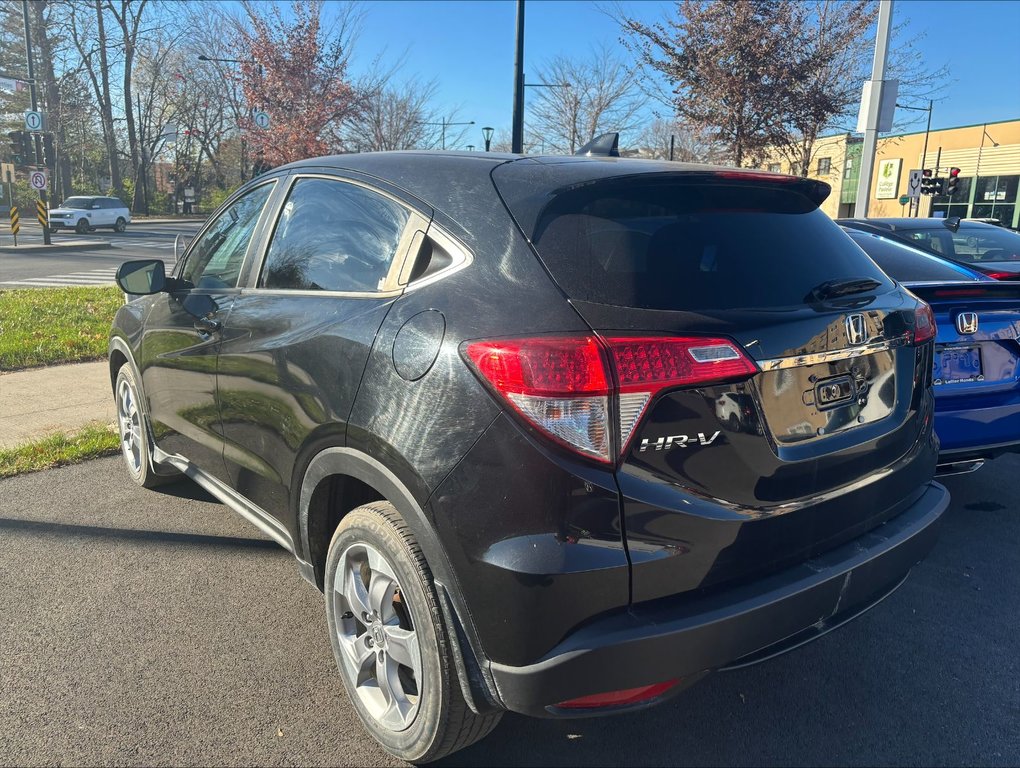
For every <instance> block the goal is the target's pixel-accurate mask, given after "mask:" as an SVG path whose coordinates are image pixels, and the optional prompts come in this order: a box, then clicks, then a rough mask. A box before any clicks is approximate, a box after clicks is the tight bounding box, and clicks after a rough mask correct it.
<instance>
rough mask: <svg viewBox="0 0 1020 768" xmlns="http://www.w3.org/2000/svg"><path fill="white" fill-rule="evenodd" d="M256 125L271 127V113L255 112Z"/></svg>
mask: <svg viewBox="0 0 1020 768" xmlns="http://www.w3.org/2000/svg"><path fill="white" fill-rule="evenodd" d="M255 127H256V128H261V129H262V130H265V129H266V128H268V127H269V114H268V113H267V112H256V113H255Z"/></svg>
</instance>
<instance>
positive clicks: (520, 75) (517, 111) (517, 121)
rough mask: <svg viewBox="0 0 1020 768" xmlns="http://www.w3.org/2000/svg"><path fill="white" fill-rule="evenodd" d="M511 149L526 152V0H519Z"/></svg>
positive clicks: (518, 152)
mask: <svg viewBox="0 0 1020 768" xmlns="http://www.w3.org/2000/svg"><path fill="white" fill-rule="evenodd" d="M510 151H511V152H515V153H517V154H521V153H522V152H524V0H517V51H516V53H515V54H514V112H513V127H512V130H511V136H510Z"/></svg>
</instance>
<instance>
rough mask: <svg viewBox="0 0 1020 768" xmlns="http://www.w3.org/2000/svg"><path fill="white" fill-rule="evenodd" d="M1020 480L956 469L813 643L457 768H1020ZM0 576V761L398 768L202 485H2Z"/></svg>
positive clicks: (507, 725) (72, 478) (476, 755)
mask: <svg viewBox="0 0 1020 768" xmlns="http://www.w3.org/2000/svg"><path fill="white" fill-rule="evenodd" d="M1018 471H1020V457H1013V456H1008V457H1003V458H1000V459H998V460H996V461H994V462H992V463H991V464H989V465H988V466H986V467H985V469H983V470H981V471H980V472H978V473H976V474H973V475H968V476H964V477H958V478H950V479H949V480H948V481H947V485H948V487H949V488H950V491H951V492H952V494H953V504H952V506H951V508H950V510H949V512H948V513H947V515H946V519H945V522H944V526H943V530H942V536H941V539H940V541H939V543H938V545H937V546H936V549H935V550H934V551H933V553H932V554H931V555H930V556H929V557H928V559H927V560H925V561H924V562H923V563H922V564H921V565H919V566H918V567H917V568H916V569H915V570H914V572H913V573H912V575H911V576H910V578H909V579H908V580H907V582H906V583H905V584H904V586H903V587H902V588H901V589H900V590H899V591H898V592H896V593H895V594H894V595H892V596H891V597H890V598H888V599H887V600H886V601H885V602H884V603H882V604H881V605H879V606H878V607H876V608H875V609H874V610H873V611H871V612H870V613H869V614H867V615H865V616H864V617H862V618H861V619H859V620H858V621H856V622H854V623H853V624H851V625H849V626H847V627H845V628H843V629H841V630H839V631H837V632H835V633H833V634H831V635H828V636H827V637H825V638H823V639H821V640H820V641H818V642H816V643H813V644H811V645H809V646H807V647H805V648H802V649H800V650H798V651H796V652H794V653H792V654H789V655H787V656H784V657H781V658H778V659H774V660H772V661H770V662H767V663H765V664H762V665H759V666H757V667H753V668H749V669H744V670H740V671H735V672H730V673H725V674H720V675H717V676H715V677H712V678H708V679H707V680H705V681H704V682H702V683H700V684H699V685H697V686H695V687H694V688H692V689H691V690H690V691H688V692H687V693H686V694H685V695H682V696H680V697H679V698H677V699H674V700H672V701H671V702H669V703H667V704H665V705H663V706H661V707H658V708H655V709H652V710H647V711H645V712H641V713H635V714H632V715H626V716H623V717H618V718H614V719H611V720H577V721H538V720H530V719H526V718H522V717H517V716H507V717H505V718H504V720H503V722H502V724H501V725H500V726H499V728H497V730H496V731H495V732H494V733H493V734H492V735H491V736H490V737H489V738H487V739H485V740H484V741H482V742H481V743H479V744H477V745H475V746H474V747H472V748H470V749H468V750H465V751H464V752H461V753H459V754H456V755H453V756H451V757H450V758H448V759H447V760H446V761H445V764H447V765H451V766H452V765H478V764H486V765H575V764H581V765H591V766H596V765H687V764H694V765H703V764H715V765H731V764H732V765H743V764H749V763H750V764H767V765H774V764H792V765H878V764H883V765H886V764H895V765H917V764H939V765H1016V764H1017V763H1020V728H1018V726H1017V724H1018V723H1020V684H1018V682H1017V680H1018V679H1020V661H1018V659H1020V638H1018V632H1017V628H1018V627H1017V624H1018V619H1017V617H1018V616H1020V569H1018V568H1017V561H1018V558H1017V553H1018V551H1020V504H1018V503H1017V501H1016V494H1015V488H1016V482H1015V478H1016V476H1017V474H1018ZM0 584H2V585H3V595H4V601H3V608H2V610H0V649H2V652H0V691H2V695H0V734H2V736H0V745H2V746H0V764H4V765H43V764H55V763H62V764H72V765H80V764H108V765H127V764H131V765H135V764H143V765H148V764H161V765H198V764H202V765H209V764H212V765H252V764H257V765H289V764H302V765H327V764H329V765H395V764H398V763H397V761H394V760H393V759H392V758H389V757H388V756H387V755H386V754H385V753H383V752H382V751H381V750H380V749H379V748H377V747H376V746H375V745H374V743H373V742H372V741H371V739H369V738H368V737H367V736H366V735H365V734H364V733H363V731H362V730H361V728H360V726H359V725H358V723H357V722H356V720H355V717H354V713H353V711H352V709H351V707H350V705H349V704H348V703H347V701H346V698H345V694H344V692H343V686H342V684H341V682H340V679H339V676H338V674H337V673H336V671H335V669H334V666H333V658H332V654H331V652H330V646H329V641H328V638H327V637H326V632H325V624H324V609H323V605H322V600H321V597H320V596H319V594H318V593H317V592H316V591H315V590H314V589H312V588H311V587H309V586H308V585H307V584H306V583H305V582H303V581H302V580H301V579H300V577H299V576H298V574H297V570H296V568H295V566H294V563H293V560H292V558H291V556H290V555H289V554H287V553H285V552H284V551H283V550H281V549H279V548H278V547H277V546H276V545H275V544H272V543H270V542H268V541H266V540H264V539H263V538H261V535H260V534H259V533H258V532H257V531H256V530H255V529H254V528H251V527H250V526H248V525H247V524H246V523H244V522H243V521H242V520H241V519H240V518H239V517H237V516H236V515H234V514H233V513H232V512H230V511H229V510H228V509H227V508H226V507H224V506H222V505H220V504H218V503H215V502H212V501H211V500H210V499H209V497H207V496H206V495H205V494H204V493H203V492H202V491H200V490H199V489H198V488H197V487H196V486H194V485H191V484H190V483H187V482H182V483H180V484H177V485H174V486H170V487H168V488H167V489H166V490H164V491H162V492H154V491H143V490H141V489H138V488H136V487H134V486H133V485H131V484H130V483H129V481H128V480H127V478H126V476H125V474H124V472H123V470H122V468H121V465H120V459H119V458H111V459H103V460H99V461H94V462H90V463H87V464H83V465H79V466H74V467H66V468H63V469H57V470H50V471H47V472H40V473H36V474H32V475H26V476H22V477H18V478H13V479H10V480H4V481H0Z"/></svg>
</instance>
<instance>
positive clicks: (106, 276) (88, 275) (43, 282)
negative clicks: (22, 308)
mask: <svg viewBox="0 0 1020 768" xmlns="http://www.w3.org/2000/svg"><path fill="white" fill-rule="evenodd" d="M116 274H117V267H106V268H104V269H91V270H89V271H87V272H71V273H70V274H66V275H47V276H46V277H29V278H26V279H24V280H5V281H0V286H6V285H20V286H26V287H35V288H66V287H73V286H81V285H113V282H114V281H113V278H114V276H115V275H116Z"/></svg>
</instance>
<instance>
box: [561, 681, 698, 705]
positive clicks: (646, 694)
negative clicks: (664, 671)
mask: <svg viewBox="0 0 1020 768" xmlns="http://www.w3.org/2000/svg"><path fill="white" fill-rule="evenodd" d="M679 682H680V681H679V680H667V681H666V682H664V683H655V684H654V685H642V686H640V687H638V688H626V689H624V690H622V691H610V692H608V693H596V694H593V695H591V696H581V697H580V698H577V699H570V700H569V701H561V702H560V703H559V704H557V705H556V706H557V707H562V708H563V709H596V708H600V707H624V706H627V705H628V704H638V703H640V702H642V701H648V700H650V699H654V698H657V697H659V696H661V695H662V694H664V693H665V692H666V691H668V690H669V689H670V688H672V687H673V686H675V685H676V684H677V683H679Z"/></svg>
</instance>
